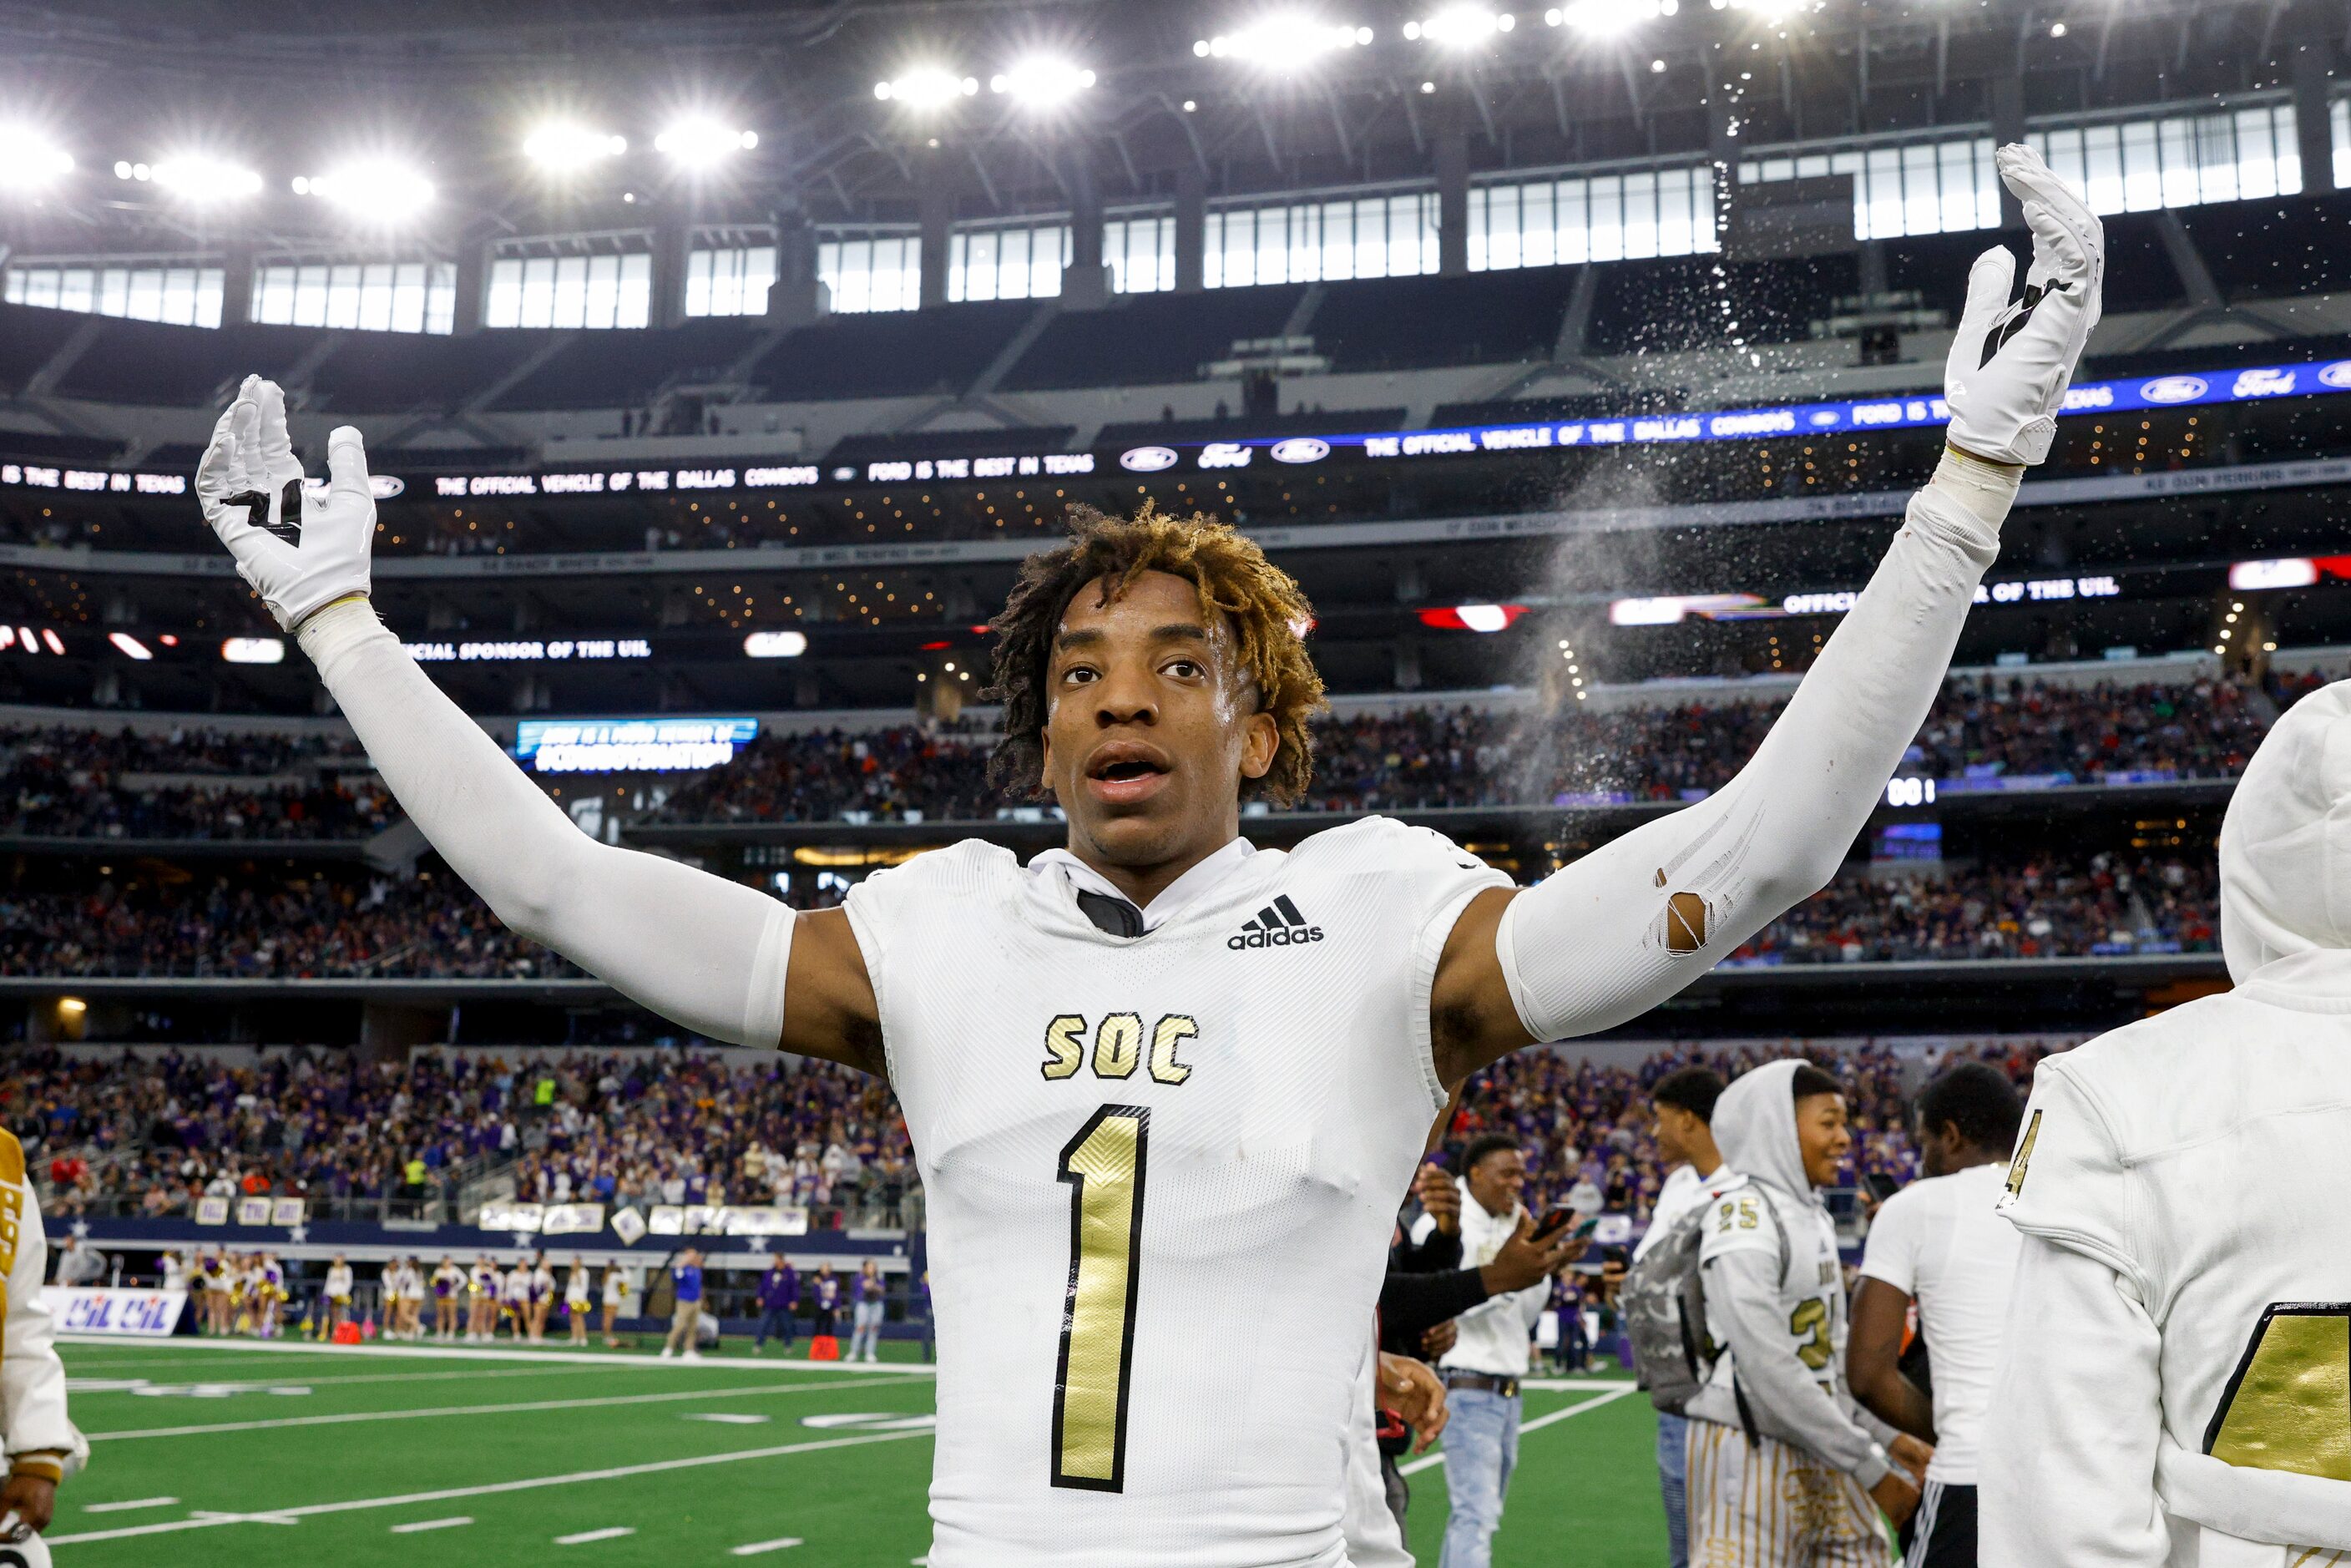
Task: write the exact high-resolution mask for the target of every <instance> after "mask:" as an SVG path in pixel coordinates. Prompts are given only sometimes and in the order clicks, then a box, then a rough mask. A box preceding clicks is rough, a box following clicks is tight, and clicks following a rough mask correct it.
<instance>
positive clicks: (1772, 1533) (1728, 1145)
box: [1688, 1060, 1933, 1568]
mask: <svg viewBox="0 0 2351 1568" xmlns="http://www.w3.org/2000/svg"><path fill="white" fill-rule="evenodd" d="M1712 1130H1713V1133H1714V1136H1715V1141H1716V1142H1717V1143H1718V1144H1719V1145H1720V1146H1721V1149H1722V1157H1723V1161H1724V1163H1725V1164H1727V1165H1728V1166H1730V1168H1731V1169H1732V1170H1733V1171H1736V1172H1737V1173H1738V1175H1737V1176H1736V1177H1734V1178H1732V1179H1731V1180H1729V1181H1728V1182H1726V1183H1724V1184H1722V1186H1721V1187H1720V1189H1719V1191H1718V1192H1717V1193H1716V1194H1715V1196H1714V1197H1712V1199H1711V1200H1710V1201H1711V1203H1712V1205H1713V1207H1712V1218H1709V1219H1708V1221H1707V1223H1706V1238H1705V1240H1704V1241H1703V1242H1702V1243H1701V1245H1700V1249H1699V1253H1698V1256H1699V1258H1700V1260H1702V1264H1701V1266H1702V1267H1703V1269H1704V1270H1705V1279H1706V1328H1707V1337H1708V1339H1709V1340H1711V1341H1712V1342H1713V1343H1716V1344H1718V1345H1721V1346H1723V1347H1725V1354H1722V1355H1721V1356H1719V1358H1718V1359H1717V1360H1716V1362H1715V1364H1714V1367H1713V1369H1712V1372H1711V1374H1710V1375H1708V1379H1707V1383H1706V1385H1705V1386H1704V1387H1703V1388H1701V1389H1699V1390H1698V1396H1696V1397H1695V1398H1693V1399H1692V1400H1691V1401H1690V1403H1689V1410H1688V1415H1689V1552H1690V1561H1691V1562H1693V1563H1703V1564H1705V1565H1706V1568H1885V1563H1886V1557H1887V1552H1886V1534H1885V1526H1884V1525H1883V1524H1882V1523H1881V1522H1880V1521H1879V1519H1878V1510H1879V1509H1881V1508H1882V1509H1884V1510H1885V1511H1886V1514H1887V1515H1888V1516H1889V1517H1891V1518H1893V1519H1894V1520H1895V1521H1897V1522H1898V1521H1901V1520H1904V1519H1907V1517H1909V1514H1910V1511H1911V1510H1913V1509H1915V1508H1916V1507H1917V1504H1918V1482H1919V1478H1920V1477H1922V1476H1923V1475H1924V1473H1925V1471H1926V1468H1927V1463H1928V1459H1929V1458H1930V1457H1931V1456H1932V1453H1933V1450H1932V1449H1931V1448H1929V1447H1928V1445H1927V1444H1925V1443H1922V1442H1920V1441H1919V1440H1918V1439H1917V1438H1916V1437H1911V1436H1910V1435H1909V1434H1907V1433H1905V1432H1899V1431H1896V1429H1895V1428H1894V1427H1890V1426H1888V1425H1887V1424H1886V1422H1884V1421H1881V1420H1879V1419H1878V1418H1877V1417H1876V1416H1873V1415H1871V1414H1870V1413H1869V1412H1868V1411H1867V1410H1865V1409H1863V1408H1862V1407H1861V1406H1860V1405H1858V1404H1856V1403H1855V1400H1854V1398H1853V1396H1852V1395H1851V1394H1850V1393H1849V1392H1848V1391H1847V1390H1846V1388H1845V1385H1844V1349H1845V1299H1844V1261H1843V1260H1842V1259H1841V1258H1840V1257H1839V1255H1838V1253H1837V1238H1836V1226H1835V1224H1834V1221H1832V1220H1831V1219H1830V1218H1829V1215H1828V1210H1827V1209H1826V1208H1825V1207H1823V1206H1822V1204H1821V1200H1820V1198H1819V1197H1817V1196H1815V1194H1814V1192H1813V1189H1814V1188H1815V1187H1822V1186H1828V1185H1829V1184H1830V1183H1831V1182H1832V1181H1834V1180H1835V1179H1836V1170H1837V1165H1838V1162H1840V1161H1841V1160H1843V1159H1844V1156H1845V1154H1846V1152H1847V1151H1848V1150H1850V1149H1851V1148H1852V1146H1853V1134H1851V1133H1849V1132H1848V1131H1847V1130H1846V1128H1845V1103H1844V1092H1843V1091H1842V1089H1841V1088H1840V1087H1839V1085H1838V1083H1837V1081H1836V1080H1835V1079H1834V1078H1832V1077H1830V1076H1829V1075H1828V1074H1827V1073H1825V1072H1823V1071H1821V1070H1820V1069H1819V1068H1817V1067H1814V1066H1813V1064H1812V1063H1811V1062H1808V1061H1794V1060H1791V1061H1773V1062H1767V1063H1765V1064H1764V1065H1763V1066H1761V1067H1758V1068H1756V1069H1754V1070H1753V1071H1750V1072H1747V1073H1745V1074H1743V1075H1742V1076H1741V1077H1740V1078H1739V1079H1738V1080H1737V1081H1736V1082H1733V1083H1732V1084H1731V1085H1730V1087H1729V1088H1728V1089H1726V1090H1724V1091H1723V1092H1722V1098H1721V1099H1720V1100H1719V1101H1717V1102H1716V1103H1715V1110H1714V1123H1713V1129H1712ZM1873 1505H1875V1506H1873Z"/></svg>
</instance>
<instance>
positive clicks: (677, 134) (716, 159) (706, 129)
mask: <svg viewBox="0 0 2351 1568" xmlns="http://www.w3.org/2000/svg"><path fill="white" fill-rule="evenodd" d="M758 144H759V133H758V131H737V130H736V129H735V128H733V127H732V126H728V125H724V124H721V123H720V122H719V121H717V120H711V119H707V118H705V117H701V116H697V117H695V118H693V119H689V120H678V121H676V122H675V123H674V124H673V125H671V126H670V128H669V129H668V130H666V131H663V132H662V133H661V134H660V135H659V136H656V137H654V138H653V151H654V152H665V153H667V154H668V155H669V156H670V157H671V158H672V159H674V161H676V162H679V163H682V164H684V166H685V167H687V168H689V169H707V168H710V167H711V166H713V165H714V164H716V163H720V162H725V161H726V159H728V158H731V157H733V156H734V155H735V154H736V153H737V152H749V151H750V150H751V149H752V148H754V147H757V146H758Z"/></svg>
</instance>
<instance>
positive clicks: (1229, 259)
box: [1170, 191, 1437, 288]
mask: <svg viewBox="0 0 2351 1568" xmlns="http://www.w3.org/2000/svg"><path fill="white" fill-rule="evenodd" d="M1171 238H1172V235H1171ZM1203 248H1204V250H1205V252H1206V255H1205V256H1204V257H1203V258H1202V267H1201V282H1202V283H1203V284H1205V285H1206V286H1207V287H1210V288H1246V287H1250V286H1252V285H1256V284H1267V283H1335V282H1343V281H1345V280H1346V279H1349V278H1357V277H1409V276H1416V275H1419V274H1422V273H1428V272H1434V271H1436V270H1437V193H1435V192H1434V191H1410V192H1405V193H1397V194H1389V195H1377V196H1359V197H1348V198H1342V199H1332V200H1330V201H1318V202H1297V203H1283V204H1278V205H1268V206H1258V207H1223V208H1217V209H1215V210H1212V211H1211V212H1210V213H1209V214H1207V239H1206V243H1205V246H1204V247H1203ZM1171 249H1172V246H1171ZM1170 265H1171V267H1172V257H1171V258H1170ZM1171 281H1172V277H1171Z"/></svg>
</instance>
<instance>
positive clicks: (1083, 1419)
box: [1053, 1105, 1151, 1491]
mask: <svg viewBox="0 0 2351 1568" xmlns="http://www.w3.org/2000/svg"><path fill="white" fill-rule="evenodd" d="M1150 1141H1151V1113H1150V1111H1149V1110H1148V1109H1146V1108H1144V1106H1140V1105H1105V1106H1103V1107H1102V1109H1101V1110H1099V1111H1097V1112H1095V1113H1093V1115H1092V1117H1090V1118H1089V1119H1088V1120H1087V1122H1086V1124H1085V1125H1084V1126H1082V1127H1081V1128H1079V1129H1078V1135H1077V1136H1076V1137H1074V1138H1071V1140H1070V1141H1069V1143H1068V1145H1066V1146H1064V1147H1063V1148H1062V1150H1061V1170H1060V1172H1059V1173H1058V1174H1059V1176H1060V1177H1061V1180H1063V1181H1065V1182H1067V1183H1069V1184H1070V1187H1071V1192H1070V1293H1069V1298H1068V1301H1067V1302H1066V1304H1065V1305H1064V1306H1063V1307H1062V1309H1061V1365H1060V1367H1059V1369H1058V1371H1057V1374H1056V1376H1055V1379H1054V1387H1053V1484H1054V1485H1055V1486H1057V1487H1081V1488H1084V1489H1086V1490H1090V1491H1122V1490H1124V1489H1125V1486H1126V1391H1127V1384H1128V1382H1129V1380H1130V1379H1131V1377H1132V1375H1133V1374H1134V1300H1135V1291H1136V1288H1137V1287H1138V1286H1139V1285H1140V1284H1141V1282H1142V1269H1141V1260H1140V1259H1139V1258H1138V1257H1137V1256H1136V1252H1137V1250H1138V1249H1137V1246H1136V1243H1137V1241H1138V1240H1139V1239H1141V1237H1142V1235H1143V1173H1144V1160H1145V1158H1146V1155H1147V1154H1148V1152H1149V1146H1150Z"/></svg>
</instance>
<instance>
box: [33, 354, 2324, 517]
mask: <svg viewBox="0 0 2351 1568" xmlns="http://www.w3.org/2000/svg"><path fill="white" fill-rule="evenodd" d="M2339 392H2351V360H2314V361H2306V362H2304V363H2302V364H2293V365H2259V366H2254V367H2252V368H2250V369H2243V370H2223V371H2172V372H2168V373H2167V374H2163V375H2156V376H2131V377H2126V378H2124V379H2121V380H2116V381H2105V382H2080V383H2077V384H2076V385H2074V387H2073V388H2072V389H2071V390H2069V391H2068V392H2066V394H2065V406H2064V411H2063V412H2064V413H2068V414H2080V413H2136V412H2141V411H2144V410H2147V409H2166V408H2196V407H2209V406H2212V405H2216V404H2226V403H2247V402H2268V401H2271V400H2273V399H2275V398H2282V397H2310V396H2324V395H2327V394H2331V393H2339ZM1950 417H1951V413H1950V409H1949V405H1948V404H1946V403H1945V402H1944V401H1943V400H1942V399H1941V398H1940V397H1938V396H1932V395H1928V394H1923V393H1922V394H1918V395H1906V396H1901V397H1878V398H1858V399H1853V400H1850V401H1846V402H1795V403H1776V404H1771V405H1767V406H1763V407H1757V408H1735V409H1719V410H1715V411H1712V412H1708V413H1639V414H1632V413H1628V414H1623V415H1614V416H1608V417H1603V418H1595V419H1569V420H1547V421H1541V422H1532V423H1518V424H1471V425H1452V426H1447V427H1444V428H1440V429H1429V430H1399V431H1359V432H1356V433H1354V434H1336V435H1266V436H1255V437H1245V438H1242V439H1238V440H1232V441H1210V442H1173V443H1169V444H1165V445H1138V446H1132V447H1128V448H1126V449H1124V450H1123V451H1108V450H1106V451H1105V452H1104V453H1102V455H1100V456H1099V460H1098V457H1097V455H1096V454H1093V453H1084V452H1071V453H1030V454H1027V455H1013V456H1002V455H990V456H953V455H950V456H942V457H926V458H922V459H918V460H901V461H874V462H864V463H857V464H841V465H822V464H816V463H792V464H781V465H753V464H745V465H736V466H727V467H708V468H642V469H640V468H630V469H620V468H607V469H601V470H596V471H590V472H573V473H554V474H518V473H506V474H439V475H434V476H429V477H427V476H420V477H418V478H417V479H415V480H414V481H413V488H414V491H415V493H416V494H418V495H424V496H433V497H440V498H450V497H501V496H502V497H594V496H604V497H611V496H615V495H623V496H625V495H632V494H645V493H652V494H654V495H674V494H675V493H677V492H679V491H705V492H707V491H713V490H719V491H725V490H734V491H753V492H758V491H772V490H778V489H797V488H807V487H810V486H819V485H824V484H828V483H830V484H843V485H850V484H867V485H874V484H903V483H909V482H920V481H923V480H926V479H939V480H952V479H960V478H971V479H980V478H995V477H1004V476H1022V475H1038V476H1055V475H1061V476H1079V475H1086V474H1094V473H1107V472H1110V471H1111V470H1112V469H1113V468H1117V469H1121V470H1123V471H1125V472H1129V473H1138V474H1140V473H1156V472H1159V471H1161V470H1164V469H1169V468H1178V467H1181V468H1186V469H1226V468H1248V467H1252V466H1254V465H1257V464H1258V463H1259V461H1263V462H1267V463H1271V464H1276V465H1293V466H1295V465H1309V464H1315V463H1321V462H1324V461H1326V460H1328V459H1331V458H1333V457H1341V456H1344V457H1347V458H1351V459H1353V460H1355V461H1370V462H1380V463H1384V462H1401V461H1404V460H1406V459H1411V458H1418V457H1444V456H1459V455H1478V454H1495V453H1508V452H1540V451H1544V450H1548V449H1553V448H1561V447H1570V448H1573V447H1589V446H1652V445H1673V444H1687V443H1691V442H1700V441H1752V440H1760V439H1767V438H1770V437H1774V436H1780V437H1786V436H1807V435H1813V436H1824V435H1840V434H1855V433H1860V434H1869V433H1872V432H1876V431H1881V430H1914V429H1919V428H1922V427H1928V426H1933V425H1940V424H1947V423H1949V422H1950ZM187 485H188V480H187V476H184V475H177V474H152V473H119V472H116V471H113V470H108V469H73V468H65V467H62V466H50V465H40V464H21V463H0V488H8V487H29V488H38V489H52V490H81V491H86V492H101V491H102V492H111V493H115V494H124V493H129V494H138V495H173V496H177V495H184V494H185V493H186V489H187ZM409 489H410V482H408V481H403V480H402V479H399V478H396V477H394V476H389V475H379V476H377V477H376V493H377V496H378V498H379V499H388V498H391V497H394V496H398V495H401V494H403V493H406V492H407V491H408V490H409Z"/></svg>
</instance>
